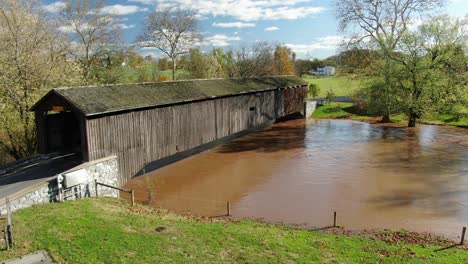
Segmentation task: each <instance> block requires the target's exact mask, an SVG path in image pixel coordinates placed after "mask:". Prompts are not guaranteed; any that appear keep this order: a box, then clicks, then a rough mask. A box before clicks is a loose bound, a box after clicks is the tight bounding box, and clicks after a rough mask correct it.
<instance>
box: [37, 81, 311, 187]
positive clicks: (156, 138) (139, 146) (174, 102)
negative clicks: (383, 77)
mask: <svg viewBox="0 0 468 264" xmlns="http://www.w3.org/2000/svg"><path fill="white" fill-rule="evenodd" d="M306 94H307V83H306V82H304V81H303V80H301V79H299V78H296V77H291V76H285V77H261V78H249V79H212V80H188V81H174V82H162V83H141V84H121V85H106V86H86V87H69V88H57V89H53V90H51V91H50V92H49V93H47V94H46V95H45V96H44V97H43V98H42V99H41V100H39V101H38V102H37V103H36V104H35V105H34V106H33V107H32V109H31V110H32V111H34V112H35V115H36V127H37V128H36V129H37V136H38V143H39V152H40V153H49V152H55V151H74V152H79V153H81V156H82V159H83V161H92V160H96V159H100V158H104V157H107V156H110V155H116V156H117V157H118V160H119V166H120V182H121V184H124V183H125V182H126V181H127V180H128V179H130V178H132V177H133V176H135V175H138V173H139V172H140V171H141V169H142V168H143V167H144V166H145V164H147V163H148V162H151V161H156V160H160V159H163V158H166V157H169V156H171V155H174V154H176V153H179V152H183V151H187V150H190V149H193V148H195V147H198V146H201V145H203V144H206V143H209V142H212V141H215V140H218V139H222V138H225V137H228V136H232V135H235V134H237V133H239V132H242V131H245V130H249V129H252V128H256V127H260V126H264V125H266V124H270V123H272V122H273V121H275V120H276V119H278V118H281V117H284V116H288V115H290V114H294V113H301V114H303V111H304V99H305V97H306Z"/></svg>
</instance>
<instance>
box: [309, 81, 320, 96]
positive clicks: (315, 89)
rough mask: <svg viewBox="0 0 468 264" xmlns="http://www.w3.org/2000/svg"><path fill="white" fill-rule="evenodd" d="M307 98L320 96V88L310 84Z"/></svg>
mask: <svg viewBox="0 0 468 264" xmlns="http://www.w3.org/2000/svg"><path fill="white" fill-rule="evenodd" d="M308 93H309V97H312V98H314V97H317V96H318V95H319V94H320V87H319V86H318V84H314V83H311V84H309V91H308Z"/></svg>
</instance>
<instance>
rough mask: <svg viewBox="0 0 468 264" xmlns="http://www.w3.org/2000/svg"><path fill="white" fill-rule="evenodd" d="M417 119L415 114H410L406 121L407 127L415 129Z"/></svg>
mask: <svg viewBox="0 0 468 264" xmlns="http://www.w3.org/2000/svg"><path fill="white" fill-rule="evenodd" d="M417 118H418V117H417V116H416V115H415V114H411V115H410V117H409V119H408V127H415V126H416V119H417Z"/></svg>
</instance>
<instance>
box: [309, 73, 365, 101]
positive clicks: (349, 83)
mask: <svg viewBox="0 0 468 264" xmlns="http://www.w3.org/2000/svg"><path fill="white" fill-rule="evenodd" d="M302 78H303V79H304V80H305V81H307V82H308V83H310V84H316V85H318V86H319V88H320V93H319V95H318V97H325V96H326V95H327V91H329V90H333V92H335V94H336V95H337V96H346V95H350V94H352V93H353V92H354V91H356V90H357V89H359V88H360V87H361V86H362V81H361V80H359V79H351V78H348V77H345V76H343V77H338V76H332V77H315V76H310V75H304V76H302Z"/></svg>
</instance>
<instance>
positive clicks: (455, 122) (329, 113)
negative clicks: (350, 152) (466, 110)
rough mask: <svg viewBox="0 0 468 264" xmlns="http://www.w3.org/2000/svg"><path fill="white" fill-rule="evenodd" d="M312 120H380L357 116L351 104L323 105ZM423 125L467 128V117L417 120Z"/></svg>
mask: <svg viewBox="0 0 468 264" xmlns="http://www.w3.org/2000/svg"><path fill="white" fill-rule="evenodd" d="M312 117H313V118H347V119H352V120H360V121H372V122H377V121H379V120H380V119H381V117H379V116H368V115H362V114H359V113H358V111H357V110H356V109H355V107H354V105H353V103H330V104H328V103H325V104H324V105H321V106H318V107H317V109H316V110H315V112H314V113H313V114H312ZM391 120H392V122H394V123H401V124H402V125H406V122H407V120H408V118H407V117H406V115H404V114H397V115H392V116H391ZM419 122H420V123H423V124H431V125H447V126H458V127H465V128H468V117H462V118H460V119H456V118H455V115H453V114H445V115H433V116H431V117H426V118H423V119H420V120H419Z"/></svg>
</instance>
